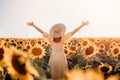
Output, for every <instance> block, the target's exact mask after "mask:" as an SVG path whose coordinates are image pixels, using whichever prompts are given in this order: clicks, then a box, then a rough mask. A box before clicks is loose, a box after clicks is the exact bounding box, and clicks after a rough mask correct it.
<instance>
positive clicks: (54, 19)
mask: <svg viewBox="0 0 120 80" xmlns="http://www.w3.org/2000/svg"><path fill="white" fill-rule="evenodd" d="M119 14H120V0H0V37H12V38H13V37H15V38H35V37H42V35H41V34H40V33H39V32H37V31H36V30H35V29H34V28H33V27H28V26H27V25H26V23H27V22H29V21H33V22H34V23H35V24H36V25H37V26H38V27H39V28H41V29H43V30H44V31H46V32H49V29H50V28H51V27H52V26H53V25H54V24H56V23H63V24H65V25H66V27H67V32H70V31H72V30H73V29H74V28H76V27H78V26H79V25H80V24H81V22H82V21H83V20H85V21H86V20H88V21H90V25H89V26H86V27H84V28H83V29H82V30H81V31H79V32H77V33H76V34H75V35H74V36H73V37H119V35H120V31H119V28H120V15H119Z"/></svg>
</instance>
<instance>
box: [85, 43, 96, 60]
mask: <svg viewBox="0 0 120 80" xmlns="http://www.w3.org/2000/svg"><path fill="white" fill-rule="evenodd" d="M97 52H98V49H97V47H96V46H95V44H90V45H89V46H87V47H86V48H85V49H84V50H83V56H84V58H86V59H88V58H89V57H91V56H92V55H94V54H96V53H97Z"/></svg>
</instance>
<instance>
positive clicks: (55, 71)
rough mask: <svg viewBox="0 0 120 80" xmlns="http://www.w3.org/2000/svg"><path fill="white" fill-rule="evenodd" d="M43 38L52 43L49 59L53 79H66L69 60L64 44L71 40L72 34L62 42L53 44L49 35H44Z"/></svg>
mask: <svg viewBox="0 0 120 80" xmlns="http://www.w3.org/2000/svg"><path fill="white" fill-rule="evenodd" d="M43 36H44V37H45V38H46V39H47V40H48V41H49V42H50V44H51V48H52V53H51V56H50V59H49V65H50V71H51V75H52V79H53V80H57V79H60V78H64V77H65V72H66V71H67V70H68V64H67V59H66V56H65V53H64V43H65V41H66V40H68V39H69V38H71V33H67V34H65V35H63V36H62V40H61V41H60V42H53V38H52V37H51V36H50V35H49V34H48V33H43Z"/></svg>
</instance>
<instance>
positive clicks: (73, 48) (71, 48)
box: [69, 45, 78, 53]
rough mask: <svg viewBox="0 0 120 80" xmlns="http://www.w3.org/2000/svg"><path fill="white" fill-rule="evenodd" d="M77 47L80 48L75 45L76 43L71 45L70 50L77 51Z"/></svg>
mask: <svg viewBox="0 0 120 80" xmlns="http://www.w3.org/2000/svg"><path fill="white" fill-rule="evenodd" d="M77 49H78V47H77V46H75V45H72V46H70V47H69V50H70V52H72V53H76V51H77Z"/></svg>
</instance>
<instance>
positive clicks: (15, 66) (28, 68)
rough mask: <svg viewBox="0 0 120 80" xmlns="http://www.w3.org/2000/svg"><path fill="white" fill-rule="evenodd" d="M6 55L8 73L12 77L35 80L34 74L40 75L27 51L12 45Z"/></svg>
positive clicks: (21, 79) (20, 79)
mask: <svg viewBox="0 0 120 80" xmlns="http://www.w3.org/2000/svg"><path fill="white" fill-rule="evenodd" d="M7 53H8V54H6V55H5V62H6V65H7V70H8V74H10V75H11V77H12V79H19V80H33V76H32V75H34V76H37V77H39V74H38V72H37V71H36V69H35V68H34V67H33V66H32V65H31V64H30V60H29V58H28V56H27V54H26V53H24V52H22V51H18V50H16V48H13V47H11V48H10V50H9V51H8V52H7Z"/></svg>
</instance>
